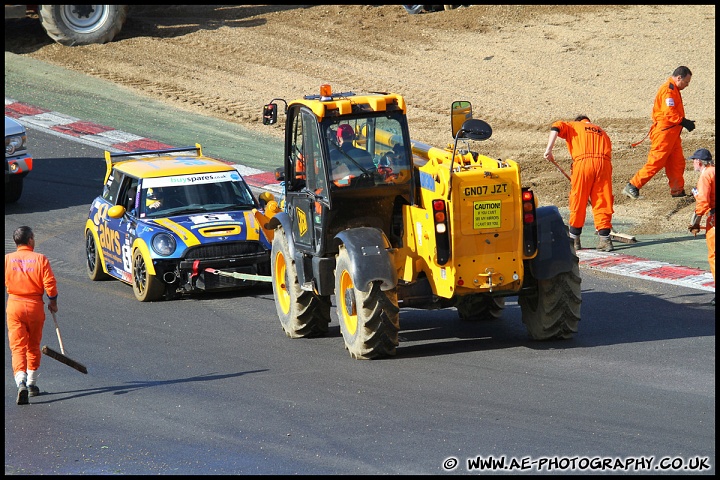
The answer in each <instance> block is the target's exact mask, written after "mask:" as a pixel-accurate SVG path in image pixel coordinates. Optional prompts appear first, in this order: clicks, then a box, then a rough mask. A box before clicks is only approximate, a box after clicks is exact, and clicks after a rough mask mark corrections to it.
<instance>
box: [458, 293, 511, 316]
mask: <svg viewBox="0 0 720 480" xmlns="http://www.w3.org/2000/svg"><path fill="white" fill-rule="evenodd" d="M455 308H457V311H458V316H459V317H460V320H463V321H465V322H477V321H483V320H496V319H498V318H500V316H501V315H502V311H503V310H504V309H505V298H504V297H491V296H489V295H483V294H479V295H464V296H462V297H458V298H457V299H456V300H455Z"/></svg>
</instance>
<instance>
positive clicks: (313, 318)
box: [270, 228, 331, 338]
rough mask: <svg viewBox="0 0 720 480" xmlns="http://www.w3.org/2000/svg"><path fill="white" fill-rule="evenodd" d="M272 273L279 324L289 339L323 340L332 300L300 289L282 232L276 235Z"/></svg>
mask: <svg viewBox="0 0 720 480" xmlns="http://www.w3.org/2000/svg"><path fill="white" fill-rule="evenodd" d="M270 263H271V266H270V271H271V275H272V287H273V294H274V297H275V308H276V309H277V314H278V317H280V324H281V325H282V328H283V330H284V331H285V334H286V335H287V336H288V337H290V338H310V337H321V336H323V335H325V334H326V333H327V331H328V324H329V323H330V307H331V304H330V297H329V296H327V297H325V296H320V295H316V294H315V293H313V292H309V291H306V290H303V289H302V288H300V282H299V281H298V275H297V268H296V266H295V261H294V260H293V259H292V257H291V256H290V247H289V245H288V242H287V238H286V237H285V232H284V231H283V229H282V228H278V229H277V230H276V231H275V236H274V237H273V242H272V255H271V262H270Z"/></svg>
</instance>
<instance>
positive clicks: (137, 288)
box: [132, 250, 165, 302]
mask: <svg viewBox="0 0 720 480" xmlns="http://www.w3.org/2000/svg"><path fill="white" fill-rule="evenodd" d="M132 270H133V284H132V286H133V293H134V294H135V298H137V299H138V300H140V301H141V302H154V301H155V300H160V298H162V296H163V294H164V293H165V284H164V283H163V282H162V281H161V280H160V279H159V278H157V277H156V276H155V275H150V274H149V273H148V271H147V265H146V263H145V257H143V254H142V252H141V251H140V250H135V252H133V261H132Z"/></svg>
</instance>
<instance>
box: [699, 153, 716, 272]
mask: <svg viewBox="0 0 720 480" xmlns="http://www.w3.org/2000/svg"><path fill="white" fill-rule="evenodd" d="M694 194H695V214H696V215H698V216H699V217H702V216H703V215H707V219H706V220H705V241H706V242H707V247H708V262H709V263H710V272H711V273H712V276H713V280H714V279H715V166H714V165H708V166H705V167H704V168H703V169H702V173H701V174H700V178H699V179H698V183H697V187H696V189H695V191H694Z"/></svg>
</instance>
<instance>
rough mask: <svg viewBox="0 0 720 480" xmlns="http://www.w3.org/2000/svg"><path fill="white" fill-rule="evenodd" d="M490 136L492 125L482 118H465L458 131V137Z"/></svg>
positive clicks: (472, 138) (477, 138) (485, 138)
mask: <svg viewBox="0 0 720 480" xmlns="http://www.w3.org/2000/svg"><path fill="white" fill-rule="evenodd" d="M491 136H492V127H491V126H490V125H489V124H488V123H487V122H485V121H483V120H478V119H476V118H471V119H470V120H466V121H465V123H463V124H462V127H460V131H458V137H459V138H467V139H470V140H487V139H488V138H490V137H491Z"/></svg>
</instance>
